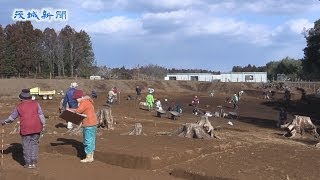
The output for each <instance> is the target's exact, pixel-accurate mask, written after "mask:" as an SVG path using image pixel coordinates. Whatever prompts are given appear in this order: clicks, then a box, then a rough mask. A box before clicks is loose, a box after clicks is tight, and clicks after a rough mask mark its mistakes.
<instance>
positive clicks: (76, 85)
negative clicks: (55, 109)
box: [70, 82, 78, 88]
mask: <svg viewBox="0 0 320 180" xmlns="http://www.w3.org/2000/svg"><path fill="white" fill-rule="evenodd" d="M70 87H71V88H75V87H78V84H77V83H76V82H73V83H71V84H70Z"/></svg>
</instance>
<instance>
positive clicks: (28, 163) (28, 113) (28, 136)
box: [0, 89, 46, 169]
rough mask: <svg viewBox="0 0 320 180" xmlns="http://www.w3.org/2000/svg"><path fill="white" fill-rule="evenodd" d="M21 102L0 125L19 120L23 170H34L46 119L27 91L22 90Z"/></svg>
mask: <svg viewBox="0 0 320 180" xmlns="http://www.w3.org/2000/svg"><path fill="white" fill-rule="evenodd" d="M19 99H20V100H21V102H20V103H19V104H18V105H17V106H16V107H15V108H14V110H13V112H12V113H11V115H10V116H9V117H8V119H5V120H2V121H0V123H1V125H6V124H9V123H12V122H13V121H14V120H16V119H17V118H19V119H20V135H21V139H22V149H23V159H24V162H25V165H24V167H25V168H30V169H32V168H36V164H37V163H38V152H39V147H38V146H39V138H40V133H41V131H43V130H44V127H45V123H46V119H45V117H44V115H43V112H42V109H41V107H40V104H39V103H38V102H37V101H35V100H32V99H31V94H30V90H29V89H23V90H22V91H21V93H20V95H19Z"/></svg>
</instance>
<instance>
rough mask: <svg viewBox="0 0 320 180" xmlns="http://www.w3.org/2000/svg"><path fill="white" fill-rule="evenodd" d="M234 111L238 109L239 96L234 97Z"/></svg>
mask: <svg viewBox="0 0 320 180" xmlns="http://www.w3.org/2000/svg"><path fill="white" fill-rule="evenodd" d="M232 101H233V109H238V102H239V97H238V95H237V94H234V95H233V99H232Z"/></svg>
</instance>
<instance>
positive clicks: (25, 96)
mask: <svg viewBox="0 0 320 180" xmlns="http://www.w3.org/2000/svg"><path fill="white" fill-rule="evenodd" d="M19 99H21V100H24V99H31V94H30V90H29V89H22V90H21V93H20V94H19Z"/></svg>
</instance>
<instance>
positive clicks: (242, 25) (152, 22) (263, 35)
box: [142, 10, 272, 45]
mask: <svg viewBox="0 0 320 180" xmlns="http://www.w3.org/2000/svg"><path fill="white" fill-rule="evenodd" d="M142 21H143V24H144V27H145V28H147V29H148V32H156V33H159V34H161V33H162V34H163V33H173V32H175V34H176V36H183V35H184V36H201V35H211V36H215V35H216V36H224V37H226V38H230V39H236V40H244V41H245V42H249V43H254V44H260V45H266V44H269V43H271V37H272V31H271V30H270V28H269V27H268V26H266V25H261V24H253V23H248V22H245V21H240V20H237V19H235V18H228V17H215V16H214V15H212V14H209V13H206V12H200V11H195V10H178V11H170V12H162V13H146V14H144V15H143V16H142ZM159 28H161V29H160V30H159Z"/></svg>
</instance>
